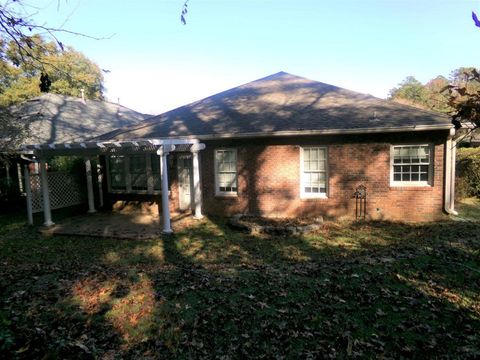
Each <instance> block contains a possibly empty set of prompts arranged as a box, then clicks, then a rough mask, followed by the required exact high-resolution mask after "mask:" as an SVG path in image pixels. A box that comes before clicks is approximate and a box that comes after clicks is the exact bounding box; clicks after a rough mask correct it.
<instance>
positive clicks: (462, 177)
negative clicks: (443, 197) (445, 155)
mask: <svg viewBox="0 0 480 360" xmlns="http://www.w3.org/2000/svg"><path fill="white" fill-rule="evenodd" d="M457 152H458V160H457V184H456V185H457V186H456V187H457V191H456V192H457V195H458V196H459V197H460V198H465V197H469V196H477V197H480V148H460V149H458V150H457Z"/></svg>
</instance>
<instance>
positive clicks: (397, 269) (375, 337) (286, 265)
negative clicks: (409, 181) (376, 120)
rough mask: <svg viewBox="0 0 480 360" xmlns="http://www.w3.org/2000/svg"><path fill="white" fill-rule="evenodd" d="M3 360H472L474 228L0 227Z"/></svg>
mask: <svg viewBox="0 0 480 360" xmlns="http://www.w3.org/2000/svg"><path fill="white" fill-rule="evenodd" d="M0 225H1V227H0V247H1V251H0V265H1V267H0V304H1V306H0V352H1V353H2V354H3V355H4V357H7V358H14V359H15V358H16V359H27V358H28V359H31V358H42V359H49V358H81V359H97V358H99V359H119V358H144V359H202V358H206V359H216V358H218V359H237V358H242V359H243V358H258V359H272V358H275V359H292V358H302V359H303V358H305V359H309V358H311V359H314V358H347V357H348V358H372V357H382V358H385V359H397V358H402V357H403V358H411V357H425V356H427V357H433V358H464V359H469V358H470V359H474V358H479V357H480V237H479V233H480V231H479V229H480V227H479V225H480V224H479V223H478V222H477V223H475V222H444V223H436V224H425V225H405V224H403V225H402V224H391V223H375V222H374V223H350V224H335V223H328V222H327V223H325V224H324V225H323V226H322V229H321V230H319V231H317V232H315V233H313V234H310V235H308V236H297V237H294V236H284V237H281V236H275V237H273V236H272V237H268V236H262V237H255V236H252V235H247V234H243V233H240V232H235V231H233V230H231V229H230V228H229V227H228V226H226V225H225V223H224V222H222V220H219V219H215V218H213V219H206V220H204V221H202V222H199V223H197V224H193V225H192V226H190V227H189V228H187V229H185V230H183V231H182V232H179V233H176V234H175V235H174V236H171V237H166V238H164V239H156V240H148V241H147V240H142V241H138V240H131V241H130V240H113V239H98V238H80V237H78V238H77V237H42V236H41V235H38V234H37V233H36V232H35V230H34V229H31V228H28V227H27V226H26V225H25V224H24V222H23V219H21V218H19V217H14V216H4V217H1V218H0Z"/></svg>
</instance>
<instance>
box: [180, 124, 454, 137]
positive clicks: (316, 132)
mask: <svg viewBox="0 0 480 360" xmlns="http://www.w3.org/2000/svg"><path fill="white" fill-rule="evenodd" d="M452 128H454V126H453V125H452V124H442V125H411V126H403V127H391V128H387V127H383V128H358V129H327V130H295V131H265V132H252V133H226V134H214V135H213V134H212V135H196V136H195V138H197V139H199V140H216V139H237V138H239V139H240V138H262V137H283V136H319V135H348V134H379V133H400V132H409V131H415V132H417V131H435V130H450V129H452ZM187 137H188V136H187Z"/></svg>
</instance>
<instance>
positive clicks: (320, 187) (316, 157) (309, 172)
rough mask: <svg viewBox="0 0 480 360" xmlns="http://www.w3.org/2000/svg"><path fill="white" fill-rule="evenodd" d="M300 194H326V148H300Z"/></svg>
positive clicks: (321, 195)
mask: <svg viewBox="0 0 480 360" xmlns="http://www.w3.org/2000/svg"><path fill="white" fill-rule="evenodd" d="M301 171H302V174H301V195H302V197H325V196H326V195H327V148H325V147H304V148H301Z"/></svg>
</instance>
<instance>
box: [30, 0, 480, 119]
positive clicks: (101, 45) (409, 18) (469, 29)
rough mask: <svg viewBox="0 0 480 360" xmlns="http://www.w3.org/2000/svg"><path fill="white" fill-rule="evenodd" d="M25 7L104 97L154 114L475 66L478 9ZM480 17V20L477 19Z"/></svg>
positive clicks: (296, 3) (453, 5)
mask: <svg viewBox="0 0 480 360" xmlns="http://www.w3.org/2000/svg"><path fill="white" fill-rule="evenodd" d="M182 5H183V0H136V1H131V0H122V1H119V0H25V1H24V6H25V9H26V10H27V11H29V12H30V13H31V14H33V17H34V19H35V20H36V21H37V23H40V24H45V25H48V26H52V27H63V28H64V29H68V30H72V31H75V32H80V33H84V34H88V35H91V36H94V37H98V38H104V39H102V40H93V39H90V38H87V37H83V36H71V35H68V34H60V35H59V37H60V40H61V41H62V42H63V43H65V44H68V45H70V46H73V47H74V48H75V49H76V50H79V51H81V52H83V53H84V54H85V55H86V56H87V57H89V58H90V59H91V60H93V61H94V62H96V63H97V64H98V65H99V66H100V67H101V68H102V69H107V70H109V72H108V73H106V74H105V86H106V97H107V99H108V100H109V101H112V102H118V101H119V102H120V103H121V104H122V105H125V106H127V107H129V108H132V109H134V110H137V111H140V112H143V113H148V114H159V113H162V112H165V111H167V110H170V109H173V108H176V107H178V106H182V105H185V104H188V103H190V102H193V101H195V100H199V99H202V98H205V97H207V96H210V95H213V94H215V93H218V92H221V91H224V90H227V89H230V88H232V87H236V86H238V85H241V84H244V83H247V82H250V81H253V80H256V79H259V78H262V77H265V76H268V75H271V74H274V73H277V72H279V71H286V72H288V73H291V74H295V75H298V76H303V77H306V78H309V79H312V80H316V81H321V82H324V83H329V84H332V85H336V86H340V87H344V88H347V89H350V90H355V91H359V92H363V93H368V94H372V95H374V96H377V97H381V98H386V97H387V96H388V92H389V90H390V89H392V88H393V87H395V86H397V85H398V84H399V83H400V82H401V81H402V80H403V79H405V78H406V77H407V76H409V75H411V76H414V77H415V78H417V79H418V80H420V81H422V82H426V81H428V80H430V79H432V78H434V77H436V76H437V75H444V76H447V77H448V75H449V74H450V72H451V71H452V70H454V69H456V68H458V67H461V66H475V67H479V61H480V46H479V45H480V28H477V27H475V26H474V24H473V21H472V18H471V12H472V10H473V11H476V12H477V13H480V0H477V1H467V0H329V1H326V0H209V1H208V0H189V2H188V14H187V17H186V19H187V24H186V25H182V23H181V22H180V13H181V10H182ZM479 15H480V14H479Z"/></svg>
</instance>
